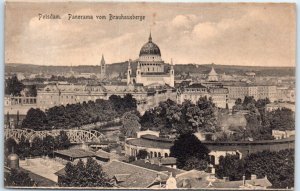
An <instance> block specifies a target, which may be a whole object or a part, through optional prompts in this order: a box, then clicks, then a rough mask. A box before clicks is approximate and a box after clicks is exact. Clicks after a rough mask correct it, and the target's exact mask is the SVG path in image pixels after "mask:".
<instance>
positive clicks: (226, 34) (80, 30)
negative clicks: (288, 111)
mask: <svg viewBox="0 0 300 191" xmlns="http://www.w3.org/2000/svg"><path fill="white" fill-rule="evenodd" d="M295 9H296V8H295V6H294V5H293V4H264V3H258V4H253V3H242V4H229V3H96V2H93V3H92V2H90V3H80V2H77V3H76V2H69V3H59V2H56V3H54V2H52V3H46V2H44V3H38V2H36V3H17V2H9V3H6V9H5V63H7V64H9V63H20V64H37V65H68V66H71V65H73V66H76V65H99V64H100V61H101V56H102V54H103V55H104V58H105V60H106V63H108V64H110V63H116V62H123V61H126V60H128V59H132V60H135V59H137V58H138V55H139V51H140V49H141V47H142V46H143V45H144V44H145V43H146V42H147V41H148V37H149V33H150V30H151V34H152V39H153V42H154V43H156V44H157V45H158V46H159V47H160V50H161V54H162V59H163V60H164V61H165V62H167V63H169V62H170V60H171V58H172V59H173V63H174V64H189V63H195V64H210V63H215V64H221V65H243V66H247V65H252V66H295V57H296V11H295ZM39 14H55V15H56V14H58V15H60V16H61V18H62V19H56V20H54V19H40V20H39ZM68 14H73V15H93V16H94V19H93V20H68ZM109 14H112V15H121V14H123V15H135V16H145V20H143V21H140V20H121V21H120V20H118V21H116V20H113V21H109V20H108V15H109ZM96 15H105V16H106V17H107V20H97V19H95V16H96Z"/></svg>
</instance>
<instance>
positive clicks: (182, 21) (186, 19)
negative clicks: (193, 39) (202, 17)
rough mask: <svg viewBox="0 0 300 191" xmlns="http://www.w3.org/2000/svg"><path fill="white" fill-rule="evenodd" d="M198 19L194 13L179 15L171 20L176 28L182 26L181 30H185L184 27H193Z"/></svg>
mask: <svg viewBox="0 0 300 191" xmlns="http://www.w3.org/2000/svg"><path fill="white" fill-rule="evenodd" d="M196 20H197V16H196V15H193V14H188V15H177V16H176V17H175V18H174V19H173V20H172V21H171V24H172V25H173V26H174V27H176V28H180V29H181V30H184V29H189V28H191V27H192V26H193V24H194V23H195V21H196Z"/></svg>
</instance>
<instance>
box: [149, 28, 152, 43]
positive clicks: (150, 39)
mask: <svg viewBox="0 0 300 191" xmlns="http://www.w3.org/2000/svg"><path fill="white" fill-rule="evenodd" d="M149 42H152V37H151V30H150V35H149Z"/></svg>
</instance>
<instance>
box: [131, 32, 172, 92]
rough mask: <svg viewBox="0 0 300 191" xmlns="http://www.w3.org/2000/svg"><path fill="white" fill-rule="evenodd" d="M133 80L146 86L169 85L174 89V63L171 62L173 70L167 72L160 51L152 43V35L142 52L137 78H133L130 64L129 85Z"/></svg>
mask: <svg viewBox="0 0 300 191" xmlns="http://www.w3.org/2000/svg"><path fill="white" fill-rule="evenodd" d="M133 79H134V80H135V82H136V83H140V84H143V85H144V86H149V85H155V84H157V85H165V84H167V85H169V86H171V87H174V68H173V63H172V61H171V68H170V69H169V70H166V68H165V63H164V61H163V60H162V59H161V52H160V49H159V47H158V46H157V45H156V44H155V43H154V42H153V41H152V37H151V33H150V36H149V40H148V42H147V43H146V44H144V45H143V47H142V48H141V50H140V54H139V59H138V65H137V69H136V77H135V78H134V77H133V76H132V70H131V66H130V62H129V64H128V72H127V84H128V85H129V84H131V83H133Z"/></svg>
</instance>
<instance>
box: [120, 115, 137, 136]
mask: <svg viewBox="0 0 300 191" xmlns="http://www.w3.org/2000/svg"><path fill="white" fill-rule="evenodd" d="M121 121H122V124H123V127H122V129H121V132H122V133H123V134H124V135H125V136H127V137H134V136H135V135H136V133H137V132H138V131H139V130H140V128H141V125H140V123H139V121H140V118H139V117H138V116H137V115H136V114H135V113H134V112H126V113H124V115H123V117H122V119H121Z"/></svg>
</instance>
